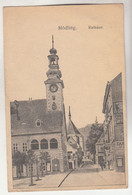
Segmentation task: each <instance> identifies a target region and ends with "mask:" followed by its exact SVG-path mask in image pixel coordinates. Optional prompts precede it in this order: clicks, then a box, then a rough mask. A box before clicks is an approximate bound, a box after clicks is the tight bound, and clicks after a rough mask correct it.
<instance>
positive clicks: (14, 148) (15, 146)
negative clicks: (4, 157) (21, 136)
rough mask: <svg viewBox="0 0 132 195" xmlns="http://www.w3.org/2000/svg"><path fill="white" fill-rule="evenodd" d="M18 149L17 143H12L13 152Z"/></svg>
mask: <svg viewBox="0 0 132 195" xmlns="http://www.w3.org/2000/svg"><path fill="white" fill-rule="evenodd" d="M17 151H18V144H13V152H14V153H15V152H17Z"/></svg>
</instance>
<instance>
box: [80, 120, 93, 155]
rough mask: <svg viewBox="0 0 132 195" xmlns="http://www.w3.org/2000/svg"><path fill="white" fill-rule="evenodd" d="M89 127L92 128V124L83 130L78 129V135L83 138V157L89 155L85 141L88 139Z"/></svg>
mask: <svg viewBox="0 0 132 195" xmlns="http://www.w3.org/2000/svg"><path fill="white" fill-rule="evenodd" d="M91 126H92V124H88V125H87V126H85V127H84V128H80V129H79V132H80V134H81V135H82V136H83V151H84V156H88V154H89V152H88V148H87V139H88V136H89V132H90V130H91Z"/></svg>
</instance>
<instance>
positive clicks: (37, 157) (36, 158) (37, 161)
mask: <svg viewBox="0 0 132 195" xmlns="http://www.w3.org/2000/svg"><path fill="white" fill-rule="evenodd" d="M39 157H40V156H39V155H37V154H35V163H36V168H37V179H36V181H39V180H41V179H40V178H39Z"/></svg>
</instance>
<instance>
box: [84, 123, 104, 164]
mask: <svg viewBox="0 0 132 195" xmlns="http://www.w3.org/2000/svg"><path fill="white" fill-rule="evenodd" d="M102 132H103V125H102V124H99V123H98V122H95V123H94V124H92V126H91V130H90V132H89V136H88V139H87V141H86V147H87V149H88V151H89V152H90V153H91V154H93V161H94V164H95V154H96V147H95V144H96V143H97V141H98V139H99V137H100V136H101V134H102Z"/></svg>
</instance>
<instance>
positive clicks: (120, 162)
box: [117, 158, 123, 167]
mask: <svg viewBox="0 0 132 195" xmlns="http://www.w3.org/2000/svg"><path fill="white" fill-rule="evenodd" d="M117 166H118V167H122V166H123V159H122V158H118V159H117Z"/></svg>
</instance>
